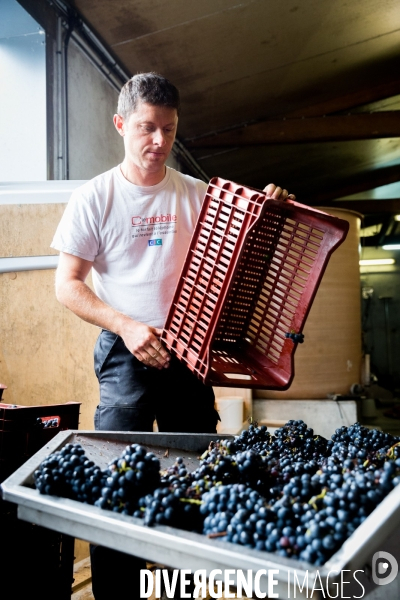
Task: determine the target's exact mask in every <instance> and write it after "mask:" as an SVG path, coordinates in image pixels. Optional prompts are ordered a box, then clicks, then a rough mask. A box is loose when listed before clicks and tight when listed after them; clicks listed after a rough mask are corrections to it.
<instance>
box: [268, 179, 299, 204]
mask: <svg viewBox="0 0 400 600" xmlns="http://www.w3.org/2000/svg"><path fill="white" fill-rule="evenodd" d="M263 191H264V192H266V194H267V196H268V197H269V198H274V200H286V198H290V199H291V200H296V196H295V195H294V194H289V193H288V191H287V190H283V189H282V188H281V187H279V186H278V185H275V184H274V183H269V184H268V185H267V186H266V187H265V188H264V190H263Z"/></svg>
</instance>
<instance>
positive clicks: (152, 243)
mask: <svg viewBox="0 0 400 600" xmlns="http://www.w3.org/2000/svg"><path fill="white" fill-rule="evenodd" d="M149 246H162V240H161V239H158V240H149Z"/></svg>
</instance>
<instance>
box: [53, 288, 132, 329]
mask: <svg viewBox="0 0 400 600" xmlns="http://www.w3.org/2000/svg"><path fill="white" fill-rule="evenodd" d="M56 295H57V300H58V301H59V302H61V304H63V305H64V306H66V307H67V308H68V309H69V310H71V311H72V312H73V313H74V314H76V315H77V316H78V317H80V318H81V319H83V320H84V321H87V322H88V323H91V324H92V325H97V326H98V327H101V328H102V329H108V330H109V331H112V332H113V333H116V334H118V335H121V334H122V331H123V328H124V324H126V321H127V320H130V319H129V317H127V316H126V315H123V314H122V313H119V312H118V311H116V310H115V309H113V308H112V307H111V306H108V304H106V303H105V302H103V301H102V300H100V298H99V297H98V296H96V294H95V293H94V292H93V291H92V290H91V289H90V287H89V286H88V285H87V284H86V283H85V282H83V281H79V280H75V281H69V282H68V283H63V284H62V283H57V284H56Z"/></svg>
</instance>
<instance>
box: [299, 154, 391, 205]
mask: <svg viewBox="0 0 400 600" xmlns="http://www.w3.org/2000/svg"><path fill="white" fill-rule="evenodd" d="M397 181H400V164H399V165H393V166H391V167H383V168H381V169H373V170H372V171H363V172H361V173H356V174H355V175H352V176H350V177H347V178H344V179H340V178H338V177H335V179H333V180H332V183H330V184H329V185H327V184H325V187H324V189H323V190H321V189H318V188H315V189H312V188H311V187H310V183H309V182H307V183H306V185H305V187H304V194H303V190H302V186H301V185H299V186H298V187H297V186H296V190H297V191H295V192H294V193H296V196H297V198H298V200H299V202H304V203H305V204H309V205H311V206H316V205H321V203H322V202H328V201H329V200H336V199H337V198H343V197H344V196H351V195H353V194H359V193H362V192H365V191H367V190H372V189H373V188H376V187H380V186H382V185H388V184H389V183H395V182H397ZM293 189H295V188H293Z"/></svg>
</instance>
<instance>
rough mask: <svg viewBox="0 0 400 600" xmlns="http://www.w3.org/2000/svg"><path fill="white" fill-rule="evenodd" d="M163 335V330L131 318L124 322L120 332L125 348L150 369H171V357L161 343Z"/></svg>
mask: <svg viewBox="0 0 400 600" xmlns="http://www.w3.org/2000/svg"><path fill="white" fill-rule="evenodd" d="M161 334H162V329H156V328H155V327H149V326H148V325H145V324H144V323H139V322H138V321H133V320H132V319H129V317H127V318H126V320H124V325H123V327H122V329H120V331H119V335H120V336H121V337H122V339H123V340H124V343H125V346H126V347H127V348H128V350H129V352H132V354H133V356H135V357H136V358H137V359H138V360H140V361H141V362H142V363H143V364H145V365H146V366H148V367H155V368H156V369H166V368H167V367H169V361H170V360H171V356H170V354H169V353H168V352H167V350H166V349H165V348H164V347H163V345H162V344H161V342H160V336H161Z"/></svg>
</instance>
